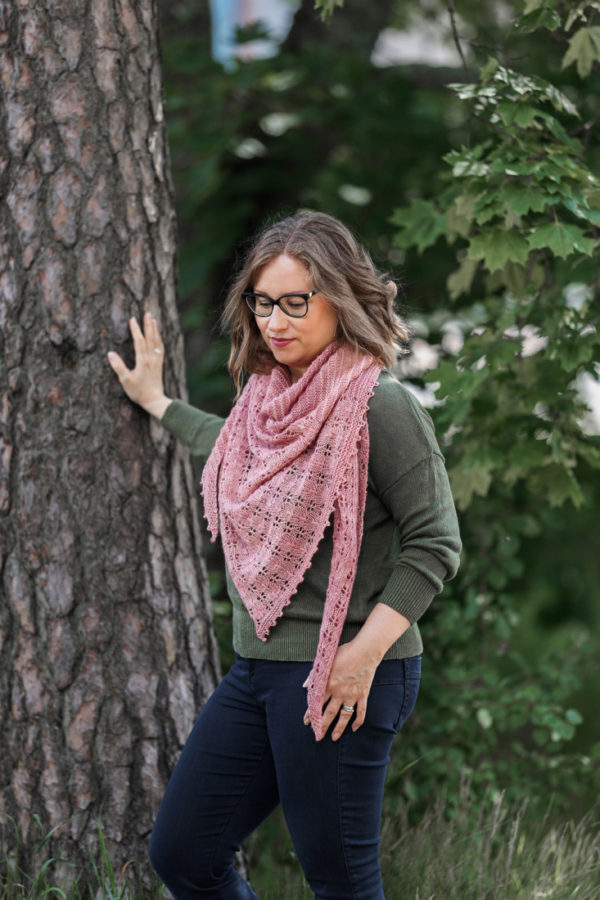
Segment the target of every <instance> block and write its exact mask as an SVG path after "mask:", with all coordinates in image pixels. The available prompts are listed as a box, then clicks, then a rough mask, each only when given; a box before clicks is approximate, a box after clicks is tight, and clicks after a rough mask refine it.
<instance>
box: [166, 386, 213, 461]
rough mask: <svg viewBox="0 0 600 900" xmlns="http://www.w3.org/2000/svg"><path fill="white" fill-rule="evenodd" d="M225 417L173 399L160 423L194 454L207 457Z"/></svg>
mask: <svg viewBox="0 0 600 900" xmlns="http://www.w3.org/2000/svg"><path fill="white" fill-rule="evenodd" d="M224 422H225V419H223V418H222V417H221V416H215V415H213V414H212V413H207V412H204V410H201V409H196V407H195V406H191V405H190V404H189V403H185V401H183V400H179V399H175V400H172V401H171V403H169V405H168V406H167V408H166V410H165V412H164V414H163V417H162V419H161V420H160V424H161V425H164V427H165V428H166V429H167V431H170V432H171V434H174V435H175V437H177V438H179V440H180V441H182V442H183V443H184V444H185V446H186V447H188V448H189V449H190V450H191V452H192V454H193V455H194V456H200V457H203V458H204V459H207V458H208V456H209V455H210V452H211V450H212V448H213V446H214V444H215V441H216V440H217V437H218V435H219V432H220V430H221V428H222V427H223V424H224Z"/></svg>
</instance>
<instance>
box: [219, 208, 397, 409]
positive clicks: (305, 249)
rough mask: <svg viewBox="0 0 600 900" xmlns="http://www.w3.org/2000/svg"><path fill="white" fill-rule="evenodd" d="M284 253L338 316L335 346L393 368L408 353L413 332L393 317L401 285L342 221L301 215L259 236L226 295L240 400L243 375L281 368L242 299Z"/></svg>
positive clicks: (224, 321) (226, 317)
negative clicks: (302, 268)
mask: <svg viewBox="0 0 600 900" xmlns="http://www.w3.org/2000/svg"><path fill="white" fill-rule="evenodd" d="M283 253H285V254H287V255H288V256H293V257H294V258H295V259H297V260H298V261H299V262H301V263H302V264H303V265H304V266H305V267H306V268H307V269H308V272H309V275H310V280H311V283H312V288H313V289H314V290H316V291H319V293H321V294H322V295H323V296H324V297H325V298H326V299H327V300H328V301H329V303H330V304H331V306H333V308H334V309H335V311H336V313H337V316H338V332H337V338H338V340H341V341H345V342H346V343H347V344H348V345H349V346H351V347H353V348H354V349H355V350H356V351H357V352H364V353H368V354H370V355H371V356H372V357H374V359H376V360H378V361H379V362H381V363H382V365H384V366H387V367H388V368H390V367H391V366H393V365H394V363H395V361H396V358H397V356H398V354H400V353H405V352H407V349H406V345H407V344H408V342H409V340H410V337H411V332H410V329H409V327H408V325H407V324H406V323H405V322H404V321H403V320H402V319H401V318H400V316H399V315H398V314H397V313H396V312H395V310H394V300H395V298H396V295H397V292H398V288H397V286H396V283H395V282H394V281H393V280H392V278H391V277H390V276H389V275H387V273H384V272H379V271H378V269H377V268H376V267H375V265H374V263H373V261H372V259H371V257H370V256H369V254H368V252H367V251H366V250H365V248H364V247H362V246H361V244H360V243H359V242H358V241H357V240H356V238H355V237H354V235H353V234H352V232H351V231H350V230H349V229H348V228H347V227H346V226H345V225H344V224H342V222H340V221H339V219H336V218H334V216H330V215H328V214H327V213H321V212H309V211H302V212H299V213H297V214H296V215H293V216H287V217H286V218H284V219H281V220H280V221H278V222H275V223H273V224H270V225H269V226H267V227H266V228H265V229H264V230H263V231H262V232H261V233H260V234H259V235H258V236H257V238H256V239H255V241H254V243H253V245H252V246H251V249H250V251H249V252H248V254H247V256H246V259H245V261H244V263H243V265H242V267H241V269H240V271H239V272H238V274H237V275H236V277H235V278H234V280H233V282H232V284H231V286H230V288H229V290H228V292H227V296H226V299H225V308H224V311H223V316H222V324H223V326H224V328H225V329H226V330H227V331H229V332H230V333H231V354H230V356H229V363H228V368H229V371H230V373H231V375H232V377H233V380H234V382H235V384H236V387H237V393H238V396H239V394H240V392H241V388H242V384H243V380H244V375H245V374H246V373H248V374H252V373H255V372H256V373H261V374H264V373H267V372H269V371H270V370H271V369H272V368H273V366H275V365H276V361H275V357H274V356H273V354H272V353H271V351H270V350H269V349H268V348H267V346H266V344H265V342H264V340H263V338H262V336H261V334H260V331H259V330H258V326H257V324H256V322H255V319H254V315H253V313H252V312H251V311H250V310H249V309H248V307H247V306H246V303H245V302H244V300H243V298H242V293H243V292H244V291H248V290H252V289H253V287H254V284H255V282H256V281H257V279H258V276H259V274H260V272H261V270H262V269H263V268H264V267H265V266H266V265H267V264H268V263H270V262H272V261H273V260H274V259H276V258H277V257H278V256H281V254H283Z"/></svg>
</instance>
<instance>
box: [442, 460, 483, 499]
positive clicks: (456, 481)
mask: <svg viewBox="0 0 600 900" xmlns="http://www.w3.org/2000/svg"><path fill="white" fill-rule="evenodd" d="M493 468H494V467H493V465H491V464H487V465H483V466H469V468H468V469H467V468H466V467H465V466H464V464H463V465H460V466H455V467H454V468H453V469H449V471H448V477H449V478H450V485H451V487H452V494H453V496H454V499H455V501H456V505H457V506H458V507H459V508H460V509H466V508H467V506H468V505H469V503H470V502H471V500H472V499H473V494H479V496H481V497H485V495H486V494H487V492H488V490H489V487H490V484H491V483H492V470H493Z"/></svg>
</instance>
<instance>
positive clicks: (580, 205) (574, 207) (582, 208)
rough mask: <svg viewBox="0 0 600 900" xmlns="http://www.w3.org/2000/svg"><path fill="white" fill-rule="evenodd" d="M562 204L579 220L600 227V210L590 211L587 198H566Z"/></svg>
mask: <svg viewBox="0 0 600 900" xmlns="http://www.w3.org/2000/svg"><path fill="white" fill-rule="evenodd" d="M562 204H563V206H566V208H567V209H568V210H569V212H572V213H573V215H574V216H577V218H579V219H585V220H586V221H588V222H591V223H592V225H600V209H590V208H589V207H588V204H587V200H586V198H585V197H564V198H563V199H562Z"/></svg>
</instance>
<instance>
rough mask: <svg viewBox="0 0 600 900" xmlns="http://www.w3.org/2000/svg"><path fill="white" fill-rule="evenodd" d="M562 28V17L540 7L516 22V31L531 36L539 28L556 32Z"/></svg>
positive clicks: (544, 7) (551, 10) (545, 7)
mask: <svg viewBox="0 0 600 900" xmlns="http://www.w3.org/2000/svg"><path fill="white" fill-rule="evenodd" d="M559 27H560V16H559V15H558V13H556V12H555V11H554V10H553V9H548V7H547V6H539V7H538V8H537V9H535V10H534V11H533V12H530V13H527V14H526V15H523V16H520V17H519V18H518V19H517V21H516V22H515V30H516V31H519V32H521V34H530V33H531V32H532V31H537V30H538V28H547V29H548V31H554V30H555V29H556V28H559Z"/></svg>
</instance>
